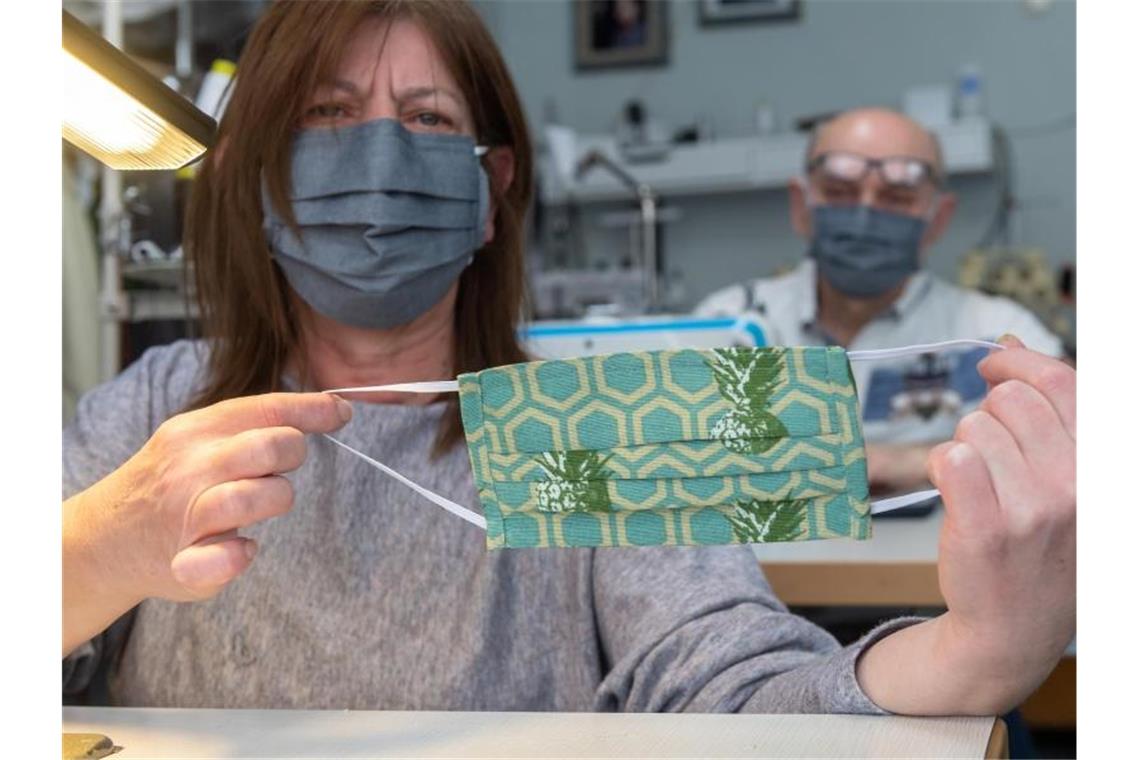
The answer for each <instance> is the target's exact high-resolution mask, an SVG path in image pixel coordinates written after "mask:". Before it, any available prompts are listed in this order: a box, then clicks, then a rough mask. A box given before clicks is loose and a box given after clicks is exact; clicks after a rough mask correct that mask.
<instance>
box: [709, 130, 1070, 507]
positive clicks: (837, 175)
mask: <svg viewBox="0 0 1140 760" xmlns="http://www.w3.org/2000/svg"><path fill="white" fill-rule="evenodd" d="M789 191H790V196H791V197H790V200H791V220H792V225H793V227H794V228H795V230H796V232H797V233H799V234H800V236H802V237H804V238H805V239H807V240H808V241H809V248H808V256H807V258H806V259H805V260H804V261H803V262H802V263H800V265H799V266H797V267H796V268H795V269H794V270H793V271H792V272H790V273H788V274H785V275H781V276H778V277H771V278H765V279H757V280H753V281H751V282H748V283H745V284H738V285H732V286H729V287H727V288H724V289H723V290H720V291H717V292H715V293H713V294H712V295H710V296H708V297H707V298H706V299H705V300H704V301H702V302H701V303H700V304H699V305H698V306H697V309H696V311H697V313H698V314H700V315H702V316H723V315H735V314H739V313H741V312H745V311H756V312H759V313H761V314H762V315H763V316H764V318H765V319H766V321H767V322H768V323H769V325H770V328H771V335H770V336H769V343H771V344H773V345H788V346H802V345H840V346H845V347H846V348H848V349H849V350H864V349H876V348H893V347H896V346H906V345H910V344H914V343H932V342H936V341H942V340H950V339H953V338H984V339H988V340H994V339H996V338H997V337H999V336H1001V335H1003V334H1005V333H1011V334H1014V335H1016V336H1017V337H1019V338H1020V339H1021V340H1022V341H1023V342H1024V343H1025V344H1026V345H1027V346H1028V347H1029V348H1032V349H1034V350H1037V351H1040V352H1042V353H1046V354H1050V355H1052V356H1059V355H1060V354H1061V342H1060V341H1059V340H1058V339H1057V338H1056V337H1055V336H1054V335H1052V334H1051V333H1049V332H1048V331H1047V330H1046V329H1045V328H1044V327H1043V326H1042V325H1041V324H1040V322H1038V321H1037V319H1036V318H1035V317H1034V316H1033V315H1032V314H1031V313H1030V312H1029V311H1027V310H1026V309H1024V308H1022V307H1021V306H1019V305H1017V304H1015V303H1014V302H1012V301H1009V300H1007V299H1003V298H995V297H992V296H987V295H984V294H982V293H978V292H976V291H970V290H964V289H962V288H958V287H955V286H953V285H951V284H949V283H947V282H944V281H942V280H940V279H938V278H936V277H934V276H932V275H930V274H929V273H927V272H924V271H922V270H921V264H922V263H923V259H924V252H925V251H926V249H927V248H928V247H929V246H930V245H931V244H933V243H934V242H935V241H936V240H938V238H939V237H940V236H941V235H942V233H943V232H944V231H945V229H946V227H947V225H948V224H949V222H950V218H951V216H952V215H953V213H954V207H955V198H954V196H953V195H952V194H951V193H949V192H948V191H947V190H946V189H945V170H944V167H943V164H942V153H941V150H940V148H939V145H938V141H937V139H936V138H935V137H934V135H932V134H931V133H930V132H928V131H927V130H925V129H924V128H923V127H921V126H920V125H919V124H917V123H916V122H914V121H912V120H911V119H909V118H907V117H905V116H903V115H902V114H899V113H896V112H894V111H890V110H887V109H881V108H860V109H856V110H852V111H847V112H845V113H842V114H840V115H838V116H836V117H834V118H832V119H831V120H829V121H827V122H825V123H824V124H822V125H821V126H819V127H818V128H817V129H816V131H815V134H814V135H813V137H812V140H811V142H810V144H809V146H808V151H807V156H806V161H805V171H804V176H803V177H800V178H796V179H794V180H792V181H791V183H790V185H789ZM986 353H987V350H986V349H985V348H978V349H972V350H956V351H943V352H939V353H937V354H928V355H925V356H922V357H919V358H912V359H899V360H894V361H876V362H866V363H862V362H861V363H857V364H854V365H852V370H853V371H854V373H855V381H856V384H857V386H858V389H859V397H860V399H861V401H862V406H863V417H864V436H865V438H866V440H867V466H868V475H869V477H870V480H871V487H872V491H873V492H875V493H893V492H902V491H908V490H913V489H915V488H918V487H919V486H920V485H921V484H923V483H924V482H925V480H926V475H925V472H926V455H927V453H928V452H929V450H930V447H931V446H933V445H934V444H936V443H939V442H940V441H945V440H948V439H950V438H951V437H953V434H954V426H955V425H956V423H957V421H958V420H959V419H960V418H961V417H962V416H963V415H964V414H965V413H966V412H968V411H970V410H971V409H972V408H973V407H974V406H976V405H977V404H978V403H979V402H980V401H981V399H982V397H983V396H984V394H985V390H986V385H985V382H984V381H983V380H982V379H981V377H980V376H979V375H978V373H977V371H976V369H975V365H976V364H977V362H978V361H979V360H980V359H981V358H982V357H983V356H984V355H985V354H986Z"/></svg>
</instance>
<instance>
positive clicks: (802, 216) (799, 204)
mask: <svg viewBox="0 0 1140 760" xmlns="http://www.w3.org/2000/svg"><path fill="white" fill-rule="evenodd" d="M788 214H789V216H790V218H791V222H792V229H794V230H795V231H796V234H797V235H799V236H800V237H802V238H805V239H806V238H809V237H811V211H810V209H808V201H807V189H806V188H805V187H804V182H803V180H802V179H800V178H799V177H794V178H792V179H790V180H788Z"/></svg>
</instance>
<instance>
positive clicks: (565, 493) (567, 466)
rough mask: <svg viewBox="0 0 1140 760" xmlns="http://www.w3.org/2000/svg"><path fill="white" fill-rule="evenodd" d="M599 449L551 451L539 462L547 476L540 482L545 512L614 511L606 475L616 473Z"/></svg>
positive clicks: (540, 496)
mask: <svg viewBox="0 0 1140 760" xmlns="http://www.w3.org/2000/svg"><path fill="white" fill-rule="evenodd" d="M607 460H609V456H606V457H605V458H604V459H603V458H602V457H601V456H599V455H598V452H596V451H549V452H545V453H542V454H539V455H538V456H537V457H536V458H535V460H534V461H535V462H537V463H538V465H539V466H540V467H541V468H542V469H543V471H544V472H545V473H546V475H547V478H548V479H547V480H542V481H539V483H538V489H537V490H538V509H539V510H540V511H542V512H610V511H612V509H613V507H612V505H611V504H610V495H609V493H608V492H607V491H606V480H605V479H606V478H609V477H612V473H611V472H610V471H609V470H607V469H606V468H605V464H606V461H607Z"/></svg>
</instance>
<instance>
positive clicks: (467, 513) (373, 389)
mask: <svg viewBox="0 0 1140 760" xmlns="http://www.w3.org/2000/svg"><path fill="white" fill-rule="evenodd" d="M384 391H398V392H402V393H457V392H458V391H459V383H458V381H455V380H432V381H427V382H420V383H391V384H389V385H361V386H357V387H355V388H332V389H330V390H327V391H322V392H323V393H377V392H384ZM325 438H328V439H329V440H330V441H332V442H333V443H335V444H336V445H337V446H340V447H341V448H342V449H344V450H345V451H348V452H351V453H352V454H355V455H356V456H358V457H360V458H361V459H363V460H364V461H365V462H368V464H370V465H372V466H373V467H375V468H376V469H378V470H380V471H381V472H383V473H384V474H385V475H390V476H391V477H393V478H395V479H396V480H398V481H400V482H401V483H403V484H404V485H406V486H407V487H408V488H410V489H412V490H413V491H415V492H416V493H418V494H419V495H420V496H423V497H424V498H425V499H427V500H428V501H431V502H433V503H435V504H438V505H439V506H441V507H443V508H444V509H446V510H447V511H448V512H450V513H452V514H453V515H457V516H459V517H462V518H463V519H464V520H466V521H467V522H469V523H471V524H472V525H475V526H478V527H480V528H482V529H483V530H487V519H486V518H485V517H483V515H480V514H478V513H477V512H472V511H471V510H470V509H468V508H467V507H464V506H462V505H459V504H456V503H455V502H454V501H452V500H451V499H448V498H446V497H443V496H440V495H439V494H437V493H436V492H435V491H431V490H429V489H427V488H424V487H423V486H421V485H420V484H418V483H415V482H413V481H411V480H409V479H408V478H405V477H404V476H403V475H401V474H400V473H398V472H396V471H395V470H393V469H392V468H391V467H389V466H388V465H386V464H384V463H383V462H377V461H376V460H375V459H373V458H372V457H370V456H368V455H367V454H364V453H362V452H360V451H357V450H356V449H354V448H352V447H351V446H349V445H348V444H347V443H343V442H341V441H338V440H337V439H335V438H333V437H332V436H331V435H328V434H325Z"/></svg>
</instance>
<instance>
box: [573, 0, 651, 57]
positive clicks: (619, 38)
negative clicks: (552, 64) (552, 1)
mask: <svg viewBox="0 0 1140 760" xmlns="http://www.w3.org/2000/svg"><path fill="white" fill-rule="evenodd" d="M570 5H571V8H572V9H573V12H574V65H575V66H576V67H577V68H579V69H604V68H611V67H618V66H657V65H661V64H664V63H666V62H667V61H668V59H669V49H668V45H669V28H668V10H669V9H668V5H669V4H668V3H667V2H663V0H577V2H574V3H571V4H570Z"/></svg>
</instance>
